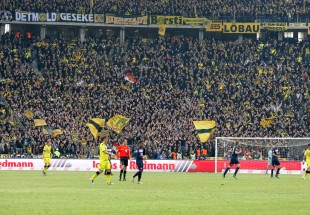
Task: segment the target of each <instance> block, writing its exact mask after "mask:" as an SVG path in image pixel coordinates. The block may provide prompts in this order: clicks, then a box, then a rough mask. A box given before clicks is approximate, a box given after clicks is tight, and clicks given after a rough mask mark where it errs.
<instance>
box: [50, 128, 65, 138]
mask: <svg viewBox="0 0 310 215" xmlns="http://www.w3.org/2000/svg"><path fill="white" fill-rule="evenodd" d="M63 133H64V132H63V130H61V129H60V128H56V129H54V130H53V132H52V135H53V137H56V136H57V135H61V134H63Z"/></svg>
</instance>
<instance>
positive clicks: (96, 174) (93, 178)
mask: <svg viewBox="0 0 310 215" xmlns="http://www.w3.org/2000/svg"><path fill="white" fill-rule="evenodd" d="M98 175H100V172H99V171H97V172H95V173H94V174H93V176H92V177H91V180H92V181H93V180H95V178H97V176H98Z"/></svg>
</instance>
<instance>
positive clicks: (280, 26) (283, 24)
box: [262, 22, 287, 31]
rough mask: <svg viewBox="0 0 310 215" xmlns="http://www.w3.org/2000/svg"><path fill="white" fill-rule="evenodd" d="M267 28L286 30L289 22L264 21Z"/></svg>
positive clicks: (269, 29)
mask: <svg viewBox="0 0 310 215" xmlns="http://www.w3.org/2000/svg"><path fill="white" fill-rule="evenodd" d="M262 26H264V29H265V30H268V31H286V30H287V23H286V22H268V23H262Z"/></svg>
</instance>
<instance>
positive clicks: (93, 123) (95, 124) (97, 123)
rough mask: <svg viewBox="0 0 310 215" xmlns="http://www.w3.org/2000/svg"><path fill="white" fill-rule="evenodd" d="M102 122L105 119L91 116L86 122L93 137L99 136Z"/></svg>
mask: <svg viewBox="0 0 310 215" xmlns="http://www.w3.org/2000/svg"><path fill="white" fill-rule="evenodd" d="M104 122H105V119H100V118H91V119H90V120H89V122H88V123H87V124H86V125H87V126H88V128H89V130H90V132H91V133H92V135H93V136H94V138H95V139H97V138H98V137H99V135H100V132H101V131H102V128H103V126H104Z"/></svg>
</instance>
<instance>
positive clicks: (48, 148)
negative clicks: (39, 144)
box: [42, 140, 52, 175]
mask: <svg viewBox="0 0 310 215" xmlns="http://www.w3.org/2000/svg"><path fill="white" fill-rule="evenodd" d="M51 155H52V142H51V140H47V143H46V144H45V146H44V148H43V156H42V157H43V159H44V170H43V171H42V172H43V174H44V175H46V170H47V169H48V168H50V166H51Z"/></svg>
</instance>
